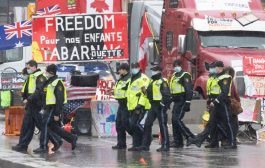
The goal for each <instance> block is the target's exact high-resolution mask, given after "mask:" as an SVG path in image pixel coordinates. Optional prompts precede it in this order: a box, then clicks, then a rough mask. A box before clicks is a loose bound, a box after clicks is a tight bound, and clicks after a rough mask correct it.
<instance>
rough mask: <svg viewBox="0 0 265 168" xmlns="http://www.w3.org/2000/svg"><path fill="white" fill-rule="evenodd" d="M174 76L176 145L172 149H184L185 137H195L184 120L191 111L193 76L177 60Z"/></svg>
mask: <svg viewBox="0 0 265 168" xmlns="http://www.w3.org/2000/svg"><path fill="white" fill-rule="evenodd" d="M173 66H174V70H175V72H174V74H173V75H172V77H171V79H170V81H169V86H170V92H171V94H172V100H173V101H174V107H173V111H172V127H173V138H174V144H173V145H171V147H174V148H182V147H183V146H184V145H183V136H185V137H186V138H189V137H192V138H193V137H194V135H193V133H192V132H191V131H190V130H189V128H187V127H186V126H185V124H184V123H183V121H182V119H183V118H184V116H185V112H188V111H190V103H191V99H192V95H193V88H192V81H191V75H190V74H189V73H188V72H185V71H183V70H182V67H181V61H180V60H175V62H174V63H173Z"/></svg>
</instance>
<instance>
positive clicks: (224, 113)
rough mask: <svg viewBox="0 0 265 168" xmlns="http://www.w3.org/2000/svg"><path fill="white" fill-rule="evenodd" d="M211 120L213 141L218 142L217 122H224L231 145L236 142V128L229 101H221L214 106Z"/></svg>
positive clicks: (213, 142)
mask: <svg viewBox="0 0 265 168" xmlns="http://www.w3.org/2000/svg"><path fill="white" fill-rule="evenodd" d="M211 115H212V117H211V120H212V121H211V122H210V136H211V143H212V144H218V130H217V123H218V122H220V121H221V122H222V123H223V125H224V127H225V130H226V133H227V138H228V141H229V143H230V145H235V144H236V130H235V128H236V127H235V126H234V123H233V119H232V113H231V111H230V110H229V106H228V103H224V102H221V103H219V104H217V105H216V106H215V107H214V110H212V112H211Z"/></svg>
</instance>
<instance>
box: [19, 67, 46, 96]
mask: <svg viewBox="0 0 265 168" xmlns="http://www.w3.org/2000/svg"><path fill="white" fill-rule="evenodd" d="M42 74H43V72H41V71H38V72H36V73H33V74H30V75H29V77H28V79H27V80H26V81H25V82H24V85H23V88H22V90H21V92H23V93H24V91H25V87H26V83H27V81H28V80H29V84H28V94H33V93H34V92H35V90H36V80H37V78H38V77H39V76H40V75H42Z"/></svg>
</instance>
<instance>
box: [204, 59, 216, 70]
mask: <svg viewBox="0 0 265 168" xmlns="http://www.w3.org/2000/svg"><path fill="white" fill-rule="evenodd" d="M204 64H205V68H206V70H207V71H209V69H210V68H215V67H216V66H215V61H213V62H212V63H208V62H205V63H204Z"/></svg>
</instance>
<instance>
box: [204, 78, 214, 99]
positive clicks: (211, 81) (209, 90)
mask: <svg viewBox="0 0 265 168" xmlns="http://www.w3.org/2000/svg"><path fill="white" fill-rule="evenodd" d="M213 81H214V77H210V78H208V80H207V84H206V90H207V95H210V94H211V87H212V84H213Z"/></svg>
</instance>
